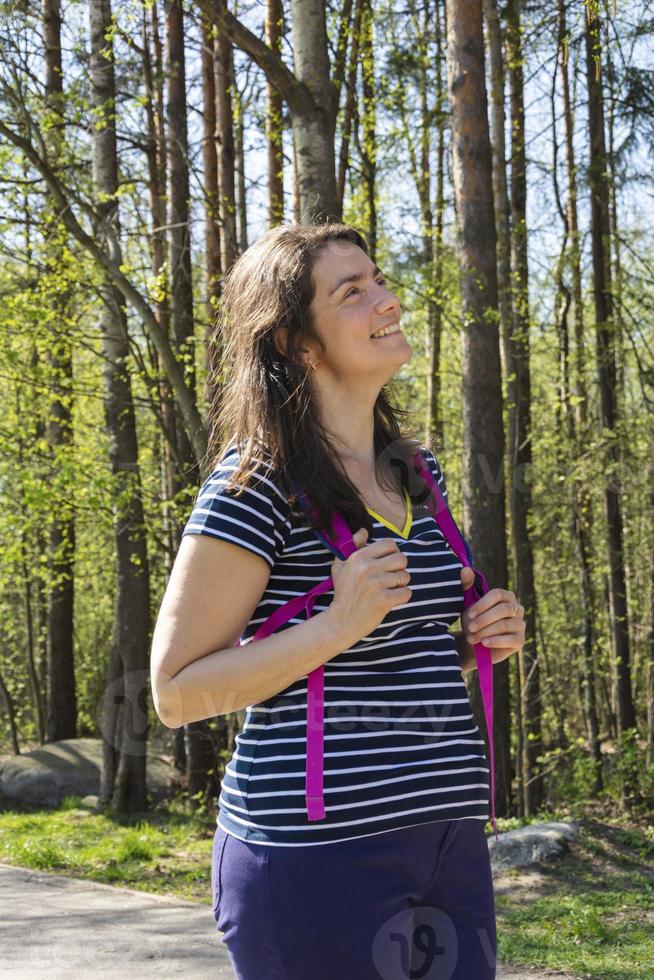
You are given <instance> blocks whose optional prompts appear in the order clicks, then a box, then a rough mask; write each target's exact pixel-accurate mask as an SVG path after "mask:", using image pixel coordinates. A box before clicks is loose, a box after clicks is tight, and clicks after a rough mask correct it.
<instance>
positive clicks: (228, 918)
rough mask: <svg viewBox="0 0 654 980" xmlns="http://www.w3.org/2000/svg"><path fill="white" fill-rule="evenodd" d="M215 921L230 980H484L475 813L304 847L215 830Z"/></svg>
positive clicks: (484, 872) (488, 919) (484, 902)
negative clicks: (254, 841)
mask: <svg viewBox="0 0 654 980" xmlns="http://www.w3.org/2000/svg"><path fill="white" fill-rule="evenodd" d="M211 879H212V895H213V913H214V918H215V919H216V928H217V929H218V930H219V931H220V932H222V933H223V942H224V943H225V945H226V946H227V949H228V951H229V955H230V958H231V961H232V965H233V967H234V971H235V975H236V977H237V978H238V980H308V978H309V977H310V978H311V980H409V978H423V980H494V978H495V955H496V950H497V939H496V931H495V902H494V893H493V881H492V878H491V869H490V857H489V852H488V843H487V841H486V835H485V833H484V821H483V820H476V819H463V820H439V821H435V822H433V823H426V824H421V825H419V826H416V827H407V828H403V829H401V830H391V831H386V832H384V833H381V834H374V835H372V836H369V837H362V838H359V839H356V840H347V841H341V842H337V843H330V844H317V845H314V846H308V847H288V846H281V847H279V846H268V845H265V844H249V843H246V842H245V841H241V840H239V839H238V838H236V837H233V836H232V835H231V834H226V833H225V832H224V831H223V830H222V829H221V828H220V827H218V828H217V829H216V834H215V837H214V844H213V863H212V875H211Z"/></svg>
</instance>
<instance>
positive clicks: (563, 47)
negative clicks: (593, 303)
mask: <svg viewBox="0 0 654 980" xmlns="http://www.w3.org/2000/svg"><path fill="white" fill-rule="evenodd" d="M558 13H559V60H560V68H561V82H562V94H563V117H564V120H565V145H566V174H567V183H568V201H567V207H566V218H567V223H568V228H567V230H568V235H569V237H570V249H569V259H568V262H569V268H570V279H571V286H570V292H571V307H572V315H573V322H574V359H573V365H574V379H573V381H572V382H571V383H570V384H568V385H567V386H566V390H568V391H569V390H570V388H571V387H573V386H574V393H575V404H574V408H571V407H570V406H568V410H567V415H568V419H569V425H570V446H571V447H573V451H574V453H575V458H576V459H579V458H580V456H581V452H582V449H583V447H584V446H585V445H587V436H588V391H587V385H586V354H585V351H586V338H585V336H584V332H585V331H584V309H583V298H582V290H581V250H580V240H579V220H578V215H577V166H576V163H575V149H574V120H573V115H572V99H571V97H570V79H569V72H568V57H567V51H568V47H567V45H568V41H567V28H566V21H565V2H564V0H558ZM571 516H572V527H573V534H574V540H575V544H576V551H577V557H578V561H579V569H580V572H581V590H580V591H581V601H582V648H583V653H582V664H583V668H582V669H583V675H584V676H583V691H584V713H585V717H586V730H587V732H588V744H589V746H590V751H591V755H592V757H593V760H594V764H595V779H594V786H593V792H594V793H600V792H601V791H602V789H603V778H602V752H601V746H600V737H599V720H598V713H597V693H596V689H595V684H596V681H595V656H596V654H597V653H598V652H599V648H598V646H597V637H596V635H595V626H594V624H595V623H596V622H598V620H599V610H598V609H597V603H596V599H595V595H594V589H593V579H592V569H591V547H592V534H593V525H594V517H593V498H592V496H591V494H590V493H589V488H588V485H587V483H586V481H585V480H584V479H582V478H581V477H580V476H577V477H576V478H575V481H574V486H573V488H572V515H571Z"/></svg>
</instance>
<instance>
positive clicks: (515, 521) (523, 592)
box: [507, 0, 543, 817]
mask: <svg viewBox="0 0 654 980" xmlns="http://www.w3.org/2000/svg"><path fill="white" fill-rule="evenodd" d="M520 7H521V0H510V2H509V4H508V6H507V28H508V30H507V55H508V58H509V65H510V69H509V79H510V91H511V134H512V136H511V224H512V249H511V251H512V256H511V258H512V261H511V266H512V269H511V272H512V281H513V283H514V290H513V318H512V320H511V327H512V329H511V332H510V335H509V336H510V344H509V355H510V360H509V364H508V368H509V371H508V375H507V402H508V416H509V446H508V450H509V476H510V482H509V486H510V492H511V521H512V531H513V534H512V541H513V550H514V569H515V583H516V594H517V596H518V598H519V600H520V601H521V602H522V604H523V605H524V607H525V626H526V638H525V645H524V647H523V648H522V650H521V651H520V653H519V655H518V656H519V662H520V689H521V692H522V697H523V706H522V717H523V725H524V730H523V739H522V742H523V759H522V770H523V775H524V810H525V816H528V817H531V816H534V814H535V813H537V811H538V810H539V809H540V807H541V806H542V802H543V780H542V777H541V776H540V775H539V773H538V770H539V763H538V761H537V760H538V757H539V756H540V755H541V754H542V750H543V743H542V721H541V697H540V674H539V667H538V651H537V648H536V590H535V588H534V559H533V552H532V548H531V541H530V538H529V527H528V525H529V521H530V515H531V511H532V494H531V479H532V452H531V372H530V364H529V359H530V350H529V268H528V257H527V158H526V154H525V110H524V80H523V74H522V59H523V51H522V26H521V23H520Z"/></svg>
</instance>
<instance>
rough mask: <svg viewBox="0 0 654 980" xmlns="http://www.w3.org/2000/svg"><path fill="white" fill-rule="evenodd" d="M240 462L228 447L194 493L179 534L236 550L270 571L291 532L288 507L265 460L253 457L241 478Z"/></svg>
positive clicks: (268, 463) (233, 450) (233, 448)
mask: <svg viewBox="0 0 654 980" xmlns="http://www.w3.org/2000/svg"><path fill="white" fill-rule="evenodd" d="M240 462H241V456H240V453H239V451H238V449H237V448H236V447H229V449H227V450H226V451H225V452H224V453H223V455H222V457H221V459H220V460H219V462H218V463H217V464H216V465H215V466H214V467H213V469H212V470H211V472H210V473H209V475H208V476H207V477H206V479H205V480H204V482H203V484H202V486H201V487H200V489H199V490H198V492H197V496H196V498H195V503H194V505H193V509H192V512H191V514H190V516H189V518H188V521H187V523H186V526H185V528H184V530H183V532H182V534H183V535H185V534H206V535H210V536H212V537H215V538H222V539H223V540H226V541H231V542H233V543H234V544H240V545H242V546H243V547H245V548H248V549H249V550H251V551H254V552H255V553H256V554H259V555H261V556H262V557H263V558H265V559H266V561H267V562H268V564H269V565H270V566H271V568H272V566H273V565H274V563H275V559H276V557H277V556H278V555H279V554H280V553H281V551H282V550H283V548H284V546H285V542H286V539H287V536H288V534H289V532H290V526H291V525H290V520H289V513H290V505H289V504H288V502H287V499H286V497H285V495H284V493H283V490H282V488H281V486H280V484H279V480H278V479H277V477H276V474H275V472H274V470H273V468H272V466H271V465H270V461H269V459H266V458H265V454H259V453H257V454H256V457H255V458H254V459H253V460H252V461H251V465H248V467H247V472H246V473H245V474H244V475H243V477H240V476H239V477H238V479H235V476H236V475H237V471H238V470H239V465H240Z"/></svg>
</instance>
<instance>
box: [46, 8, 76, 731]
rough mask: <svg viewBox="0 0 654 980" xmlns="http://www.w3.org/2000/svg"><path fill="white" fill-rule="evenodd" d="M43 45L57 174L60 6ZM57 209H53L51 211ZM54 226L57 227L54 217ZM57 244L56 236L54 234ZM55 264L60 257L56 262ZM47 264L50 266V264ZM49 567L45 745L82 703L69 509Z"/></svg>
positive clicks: (60, 404)
mask: <svg viewBox="0 0 654 980" xmlns="http://www.w3.org/2000/svg"><path fill="white" fill-rule="evenodd" d="M42 16H43V44H44V61H45V65H44V68H45V100H46V105H47V106H48V108H49V110H50V111H51V113H52V115H53V118H55V119H56V120H57V122H56V124H55V125H53V126H52V127H51V128H50V132H49V134H48V140H49V150H50V154H51V159H52V160H53V161H54V162H55V168H56V167H57V166H58V165H59V159H60V157H61V150H62V146H61V144H62V140H63V127H64V121H63V120H64V105H63V100H64V92H63V72H62V65H61V7H60V2H59V0H42ZM55 210H56V206H55V205H54V204H53V205H52V211H53V212H54V211H55ZM52 220H53V223H54V224H58V222H57V220H56V218H55V217H54V213H53V217H52ZM49 237H50V240H51V241H53V242H55V244H54V245H53V248H54V249H57V247H58V246H57V244H56V240H57V238H58V235H57V234H54V235H53V234H52V233H50V236H49ZM52 260H53V262H54V261H55V256H54V254H53V256H52ZM46 261H48V260H46ZM52 302H53V304H54V309H53V313H54V318H55V321H56V320H59V321H60V323H61V324H62V329H61V330H60V331H57V334H56V335H53V337H52V342H51V345H50V350H49V353H48V362H49V369H50V372H51V375H52V377H55V378H56V379H57V389H58V390H59V391H60V392H61V393H62V395H61V397H60V396H58V395H56V396H55V397H53V399H52V401H51V402H50V405H49V409H48V422H47V426H46V440H47V443H48V447H49V449H50V451H51V453H52V456H53V457H54V456H55V454H57V453H58V452H61V450H62V449H63V450H64V451H66V450H67V447H69V446H71V445H72V443H73V427H72V424H73V419H72V410H71V409H72V387H73V354H72V349H71V344H70V340H69V338H68V336H67V334H66V330H65V328H64V327H63V324H64V323H65V322H66V309H65V307H66V304H67V299H66V296H65V295H64V296H63V297H62V296H59V297H56V298H53V300H52ZM48 557H49V560H48V566H49V579H50V582H51V586H50V596H49V604H48V633H47V663H48V678H47V679H48V693H47V718H46V739H47V741H48V742H57V741H59V740H61V739H65V738H75V737H76V735H77V698H76V691H75V662H74V646H73V599H74V585H75V576H74V570H75V517H74V512H72V513H71V509H70V508H68V507H65V508H64V507H63V506H62V507H55V508H54V509H53V513H52V517H51V522H50V528H49V537H48Z"/></svg>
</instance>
